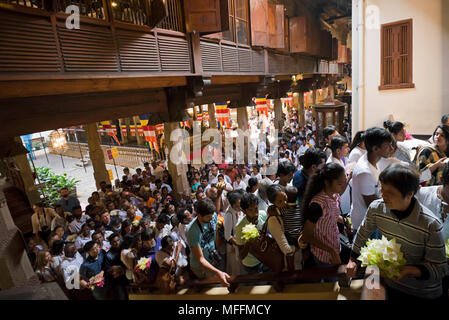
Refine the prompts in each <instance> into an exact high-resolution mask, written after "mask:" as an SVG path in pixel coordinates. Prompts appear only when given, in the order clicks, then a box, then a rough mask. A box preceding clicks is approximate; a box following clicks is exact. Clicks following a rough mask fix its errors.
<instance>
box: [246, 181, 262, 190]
mask: <svg viewBox="0 0 449 320" xmlns="http://www.w3.org/2000/svg"><path fill="white" fill-rule="evenodd" d="M258 186H259V181H258V180H257V178H250V179H249V180H248V186H247V187H246V192H249V193H255V192H256V191H257V188H258Z"/></svg>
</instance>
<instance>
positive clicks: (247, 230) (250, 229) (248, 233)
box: [242, 223, 259, 242]
mask: <svg viewBox="0 0 449 320" xmlns="http://www.w3.org/2000/svg"><path fill="white" fill-rule="evenodd" d="M242 233H243V236H242V239H243V240H245V242H248V241H249V240H251V239H255V238H257V237H258V236H259V230H257V228H256V226H255V225H253V224H252V223H250V224H247V225H246V226H244V227H243V229H242Z"/></svg>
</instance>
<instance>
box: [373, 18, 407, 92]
mask: <svg viewBox="0 0 449 320" xmlns="http://www.w3.org/2000/svg"><path fill="white" fill-rule="evenodd" d="M412 27H413V20H412V19H410V20H404V21H399V22H394V23H389V24H384V25H382V28H381V83H380V86H379V90H388V89H404V88H414V87H415V84H414V83H413V28H412Z"/></svg>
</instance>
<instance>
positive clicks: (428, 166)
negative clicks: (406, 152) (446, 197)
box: [416, 125, 449, 186]
mask: <svg viewBox="0 0 449 320" xmlns="http://www.w3.org/2000/svg"><path fill="white" fill-rule="evenodd" d="M433 140H434V144H433V145H430V146H426V147H424V148H422V149H421V150H420V151H419V152H418V154H417V157H416V166H417V167H418V169H419V171H420V173H421V177H423V176H424V174H425V172H427V176H428V177H429V179H428V180H427V181H425V182H424V183H423V184H424V186H434V185H440V184H442V182H443V181H442V176H443V170H444V166H445V161H446V159H447V155H448V147H449V127H447V126H443V125H439V126H438V127H437V128H436V129H435V132H434V133H433ZM429 171H430V172H429ZM429 173H430V174H429Z"/></svg>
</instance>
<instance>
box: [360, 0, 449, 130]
mask: <svg viewBox="0 0 449 320" xmlns="http://www.w3.org/2000/svg"><path fill="white" fill-rule="evenodd" d="M370 5H375V6H378V8H379V14H380V16H379V17H380V24H384V23H391V22H395V21H400V20H405V19H410V18H411V19H413V82H414V83H415V86H416V87H415V88H414V89H401V90H383V91H379V89H378V87H379V84H380V29H379V30H376V29H369V28H366V27H365V59H364V67H365V73H364V74H365V88H366V89H365V95H364V100H363V102H362V103H363V105H362V106H361V111H362V116H361V117H360V120H359V123H358V124H359V126H358V128H360V129H367V128H369V127H372V126H382V124H383V121H384V120H387V119H388V115H389V114H393V116H394V119H395V120H398V121H402V122H405V123H407V124H408V125H409V127H408V129H407V130H408V132H410V133H412V134H432V133H433V130H434V128H435V127H436V125H438V124H439V122H440V119H441V116H442V115H443V114H444V113H449V0H425V1H424V0H366V7H368V6H370ZM365 26H366V24H365ZM353 50H356V48H354V49H353ZM354 72H356V70H353V73H354ZM354 121H357V120H356V119H354ZM360 122H361V123H360Z"/></svg>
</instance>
